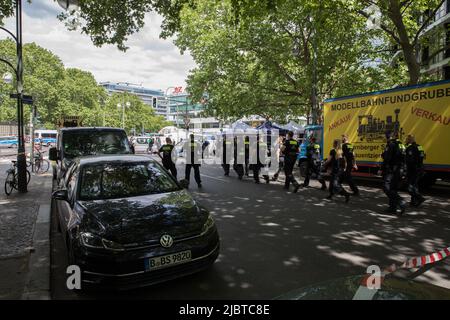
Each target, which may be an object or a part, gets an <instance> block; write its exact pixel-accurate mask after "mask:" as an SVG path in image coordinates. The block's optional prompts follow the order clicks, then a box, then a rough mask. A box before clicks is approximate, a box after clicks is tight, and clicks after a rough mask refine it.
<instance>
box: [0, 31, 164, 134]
mask: <svg viewBox="0 0 450 320" xmlns="http://www.w3.org/2000/svg"><path fill="white" fill-rule="evenodd" d="M0 56H1V57H2V58H5V59H7V60H9V61H11V62H12V63H13V65H14V64H15V63H14V60H15V43H14V42H13V41H12V40H2V41H0ZM23 63H24V94H26V95H31V96H32V97H33V100H34V105H35V106H36V108H37V111H38V121H39V123H38V124H37V126H38V127H42V128H48V129H52V128H55V127H56V124H57V122H58V120H59V119H60V118H61V117H62V116H64V115H68V116H73V115H78V116H81V117H82V119H83V125H85V126H102V125H103V124H104V119H105V124H106V125H109V126H115V127H121V126H122V118H121V117H122V113H121V112H119V110H117V109H118V108H117V103H118V102H119V100H120V101H125V100H126V101H129V102H130V103H131V107H130V109H129V110H127V112H126V118H125V119H126V126H125V127H126V129H131V128H134V127H135V128H136V129H137V131H138V132H140V131H141V128H142V126H144V129H145V130H147V131H158V130H159V129H160V128H162V127H163V126H165V125H167V123H166V122H165V121H164V119H162V118H161V117H159V116H155V115H154V111H153V109H152V108H151V107H150V106H147V105H145V104H144V103H143V102H142V100H140V99H139V98H138V97H137V96H134V95H125V94H123V95H113V96H111V97H109V96H108V95H107V92H106V90H105V89H104V88H103V87H101V86H99V85H98V84H97V82H96V80H95V78H94V76H93V75H92V74H91V73H90V72H87V71H83V70H80V69H75V68H67V69H65V68H64V65H63V63H62V62H61V60H60V59H59V58H58V57H57V56H55V55H54V54H53V53H52V52H50V51H49V50H46V49H44V48H42V47H39V46H38V45H36V44H35V43H30V44H26V45H25V46H24V48H23ZM7 72H10V73H13V72H12V71H11V70H9V69H8V66H7V65H6V64H4V63H0V75H3V74H5V73H7ZM14 88H15V83H14V82H13V83H12V84H6V83H4V82H3V81H0V121H15V120H16V119H17V102H16V100H14V99H10V98H9V94H10V93H12V92H14ZM122 96H123V97H122ZM124 99H125V100H124ZM24 108H25V112H24V117H25V122H26V123H28V122H29V120H30V114H31V107H30V106H28V105H25V106H24ZM105 108H106V109H105ZM105 110H106V112H104V111H105Z"/></svg>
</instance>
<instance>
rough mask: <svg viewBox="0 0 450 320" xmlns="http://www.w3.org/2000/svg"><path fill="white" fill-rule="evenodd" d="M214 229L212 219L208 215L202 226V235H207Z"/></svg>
mask: <svg viewBox="0 0 450 320" xmlns="http://www.w3.org/2000/svg"><path fill="white" fill-rule="evenodd" d="M212 227H214V219H213V218H212V216H211V215H208V218H207V219H206V222H205V224H204V225H203V229H202V234H205V233H208V232H209V231H210V230H211V229H212Z"/></svg>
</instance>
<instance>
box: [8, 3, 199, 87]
mask: <svg viewBox="0 0 450 320" xmlns="http://www.w3.org/2000/svg"><path fill="white" fill-rule="evenodd" d="M60 11H61V9H60V8H59V7H58V5H57V4H56V3H55V2H53V1H52V0H33V2H32V3H31V4H28V3H27V2H25V1H24V14H23V41H24V42H26V43H27V42H36V43H37V44H38V45H40V46H42V47H44V48H46V49H49V50H51V51H52V52H53V53H54V54H56V55H57V56H59V57H60V58H61V60H62V61H63V63H64V65H65V66H66V67H75V68H80V69H83V70H87V71H90V72H92V73H93V74H94V76H95V78H96V79H97V81H98V82H101V81H112V82H130V83H136V84H142V85H144V86H146V87H149V88H152V89H162V90H165V89H166V88H167V87H170V86H183V87H185V79H186V76H187V74H188V71H189V70H190V69H192V68H194V67H195V63H194V61H193V60H192V57H191V56H190V55H189V53H185V54H184V55H181V54H180V52H179V50H178V48H177V47H176V46H175V45H174V44H173V43H172V40H163V39H160V38H159V33H160V24H161V21H162V18H161V17H160V16H158V15H157V14H155V13H149V14H147V15H146V24H145V27H144V28H143V29H142V30H141V31H140V32H139V33H137V34H135V35H133V36H131V37H130V38H129V40H128V41H127V43H126V45H127V46H128V47H129V49H128V50H127V51H126V52H121V51H119V50H118V49H117V48H116V47H115V46H111V45H107V46H104V47H101V48H98V47H95V46H94V45H93V44H92V42H91V40H90V38H89V37H88V36H87V35H84V34H80V32H78V31H68V30H67V29H66V28H65V26H64V24H63V23H62V22H60V21H59V20H58V19H57V18H56V15H57V14H58V12H60ZM6 27H7V28H8V29H10V30H15V19H14V18H12V19H8V20H7V22H6ZM2 38H4V36H2Z"/></svg>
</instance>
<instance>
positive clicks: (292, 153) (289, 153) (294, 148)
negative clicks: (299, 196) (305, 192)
mask: <svg viewBox="0 0 450 320" xmlns="http://www.w3.org/2000/svg"><path fill="white" fill-rule="evenodd" d="M293 137H294V133H293V132H292V131H289V132H288V133H287V136H286V140H285V141H284V144H283V146H282V147H281V152H282V153H283V155H284V175H285V181H284V189H286V190H289V186H290V184H291V182H292V184H293V185H294V193H296V192H297V191H298V188H300V185H299V184H298V182H297V181H296V180H295V178H294V175H293V173H292V171H293V170H294V165H295V163H296V162H297V154H298V152H299V145H298V142H297V140H294V138H293Z"/></svg>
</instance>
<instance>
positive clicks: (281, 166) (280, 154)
mask: <svg viewBox="0 0 450 320" xmlns="http://www.w3.org/2000/svg"><path fill="white" fill-rule="evenodd" d="M278 141H279V145H280V146H279V148H278V170H277V172H275V174H274V175H273V177H272V181H277V179H278V176H279V175H280V172H281V171H284V154H283V152H282V151H281V149H282V148H283V145H284V142H285V141H286V138H285V137H283V136H280V137H279V138H278Z"/></svg>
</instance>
